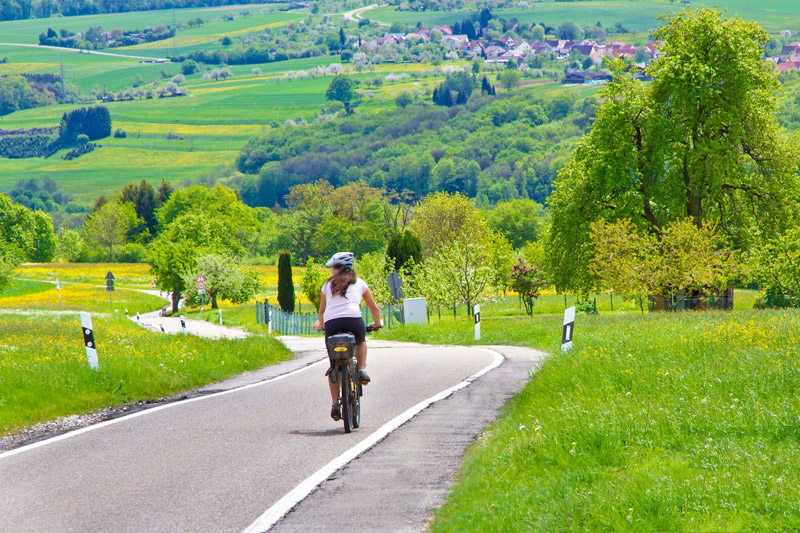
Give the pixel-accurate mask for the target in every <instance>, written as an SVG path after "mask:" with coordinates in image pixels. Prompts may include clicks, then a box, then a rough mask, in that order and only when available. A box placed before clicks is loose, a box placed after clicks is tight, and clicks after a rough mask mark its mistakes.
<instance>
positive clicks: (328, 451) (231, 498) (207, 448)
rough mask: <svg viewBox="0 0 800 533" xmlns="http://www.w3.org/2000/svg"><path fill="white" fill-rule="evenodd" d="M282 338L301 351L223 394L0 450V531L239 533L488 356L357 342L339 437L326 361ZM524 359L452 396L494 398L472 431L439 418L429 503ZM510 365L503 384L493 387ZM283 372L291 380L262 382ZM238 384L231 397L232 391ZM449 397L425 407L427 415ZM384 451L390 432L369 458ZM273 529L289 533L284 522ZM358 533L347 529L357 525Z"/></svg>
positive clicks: (519, 375) (516, 378) (307, 343)
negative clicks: (354, 404) (348, 424)
mask: <svg viewBox="0 0 800 533" xmlns="http://www.w3.org/2000/svg"><path fill="white" fill-rule="evenodd" d="M290 342H292V343H293V345H294V348H296V350H297V351H299V352H302V355H301V356H300V357H299V358H298V359H296V360H295V361H290V362H288V363H286V364H284V365H276V366H274V367H270V368H269V369H265V370H264V371H260V372H256V373H250V374H247V375H244V376H241V377H238V378H234V380H231V381H230V382H227V383H222V384H217V385H215V386H211V387H208V388H207V389H208V391H225V392H224V393H222V394H216V395H214V394H211V395H207V396H203V397H198V398H196V399H193V400H187V401H184V402H178V403H175V404H171V405H170V406H168V407H162V408H156V409H151V410H149V411H144V412H141V413H139V414H138V415H136V416H131V417H124V418H120V419H116V420H113V421H111V422H106V423H103V424H100V425H98V426H94V427H93V428H88V429H89V430H88V431H86V430H81V431H79V432H76V433H74V434H72V435H71V436H69V437H67V438H57V439H53V440H52V441H51V442H48V441H45V442H44V444H41V445H38V446H35V447H22V448H19V449H18V450H16V451H12V452H10V453H11V454H9V453H6V454H3V455H0V487H2V490H0V530H3V531H60V532H63V531H137V532H139V531H241V530H242V529H244V528H246V527H248V526H249V525H250V524H252V523H253V521H255V520H256V519H258V518H259V516H261V515H262V513H264V511H265V510H267V509H268V508H270V507H271V506H273V504H275V502H277V501H279V500H280V499H281V498H282V497H283V496H284V495H286V494H287V493H289V492H290V491H292V489H294V488H295V487H296V486H298V485H299V484H301V483H302V482H303V481H304V480H306V479H307V478H309V476H312V475H313V474H314V473H315V472H317V471H319V470H320V469H321V468H323V467H324V466H326V465H328V464H329V463H330V462H331V461H332V460H333V459H334V458H336V457H338V456H340V455H341V454H343V453H344V452H346V451H348V450H349V449H351V448H352V447H354V446H356V445H358V444H359V442H361V441H362V440H364V439H366V438H368V437H369V436H370V434H373V433H374V432H375V431H376V430H377V429H379V428H380V426H382V425H384V424H386V423H387V422H389V421H390V420H392V419H393V418H395V417H397V416H398V415H400V414H402V413H403V412H405V411H406V410H408V409H409V408H410V407H412V406H414V405H416V404H418V403H419V402H421V401H423V400H425V399H428V398H430V397H432V396H434V395H436V394H438V393H440V392H441V391H443V390H445V389H448V388H449V387H453V386H454V385H457V384H459V383H462V382H463V380H465V379H466V378H468V377H469V376H472V375H473V374H475V373H476V372H479V371H480V370H482V369H484V368H485V367H487V365H490V364H491V363H492V361H493V359H494V356H493V354H492V353H491V352H489V351H486V350H482V349H479V348H463V347H429V346H420V345H400V344H395V343H379V342H374V341H370V342H372V349H371V351H370V354H369V371H370V375H371V376H372V378H373V383H372V384H370V385H369V386H368V387H366V389H365V397H364V406H363V409H362V427H361V428H360V429H359V430H357V431H356V432H354V433H352V434H350V435H345V434H344V433H343V430H342V425H341V423H334V422H332V421H331V419H330V418H329V406H330V398H329V395H328V391H327V386H326V383H325V378H324V376H323V374H324V370H325V368H326V367H327V365H326V364H325V363H319V364H310V365H309V363H312V362H313V361H314V360H316V359H318V358H319V357H322V356H323V355H324V353H323V352H322V351H317V352H314V351H313V350H314V349H317V347H319V346H320V344H321V340H320V339H309V340H298V341H290ZM378 346H387V347H384V348H379V347H378ZM529 352H530V353H529V354H527V355H526V356H524V357H522V359H524V360H525V362H524V363H523V364H521V365H518V366H513V368H512V366H509V363H512V362H513V361H509V362H506V363H505V364H504V365H502V366H501V367H500V368H498V369H496V370H493V371H492V372H489V373H488V374H486V376H484V377H482V378H479V379H478V380H477V381H476V382H475V383H473V384H472V385H470V386H469V387H467V388H465V389H462V390H461V391H459V392H457V393H456V394H454V395H453V397H454V398H455V397H456V395H460V394H463V393H465V391H473V392H476V391H477V388H478V387H490V389H491V390H492V391H494V392H492V393H491V394H489V396H487V398H488V397H490V396H493V395H494V396H496V397H495V400H493V401H492V402H491V403H487V404H485V405H483V406H482V405H481V404H477V405H478V406H479V409H478V410H479V411H482V412H483V413H482V415H483V416H482V418H480V420H479V421H478V418H477V417H476V421H478V423H477V424H473V425H472V426H469V427H466V426H464V425H463V424H452V423H451V424H449V425H447V426H446V428H447V429H445V430H444V431H439V433H440V434H441V436H442V437H447V435H452V434H454V433H455V434H460V435H461V436H460V437H456V438H454V439H453V440H452V441H451V448H452V453H451V454H450V457H449V459H447V461H444V460H443V461H442V467H443V470H442V471H441V472H440V473H439V474H437V476H438V477H437V479H438V480H439V486H441V487H440V489H439V490H440V493H439V498H440V497H441V494H443V492H441V490H445V489H446V485H447V482H448V480H449V479H450V478H451V476H452V474H453V473H454V469H455V468H456V467H457V464H458V460H459V458H460V455H461V453H462V452H463V447H464V446H465V445H466V443H467V442H469V441H470V440H471V439H472V438H474V436H475V435H477V434H478V432H479V431H480V428H481V427H482V426H483V425H485V423H486V422H488V420H490V419H491V418H492V417H493V416H494V412H495V409H496V407H497V405H499V402H500V401H502V398H505V397H506V396H507V395H508V394H511V393H512V392H513V391H514V390H516V389H517V388H518V387H519V386H520V384H521V383H522V381H524V379H525V377H526V376H527V373H528V370H529V369H530V368H531V367H532V366H533V365H534V361H536V360H538V359H537V358H539V355H535V354H538V352H533V351H529ZM509 369H510V370H511V374H512V375H513V377H511V378H507V379H499V381H498V380H497V379H496V378H499V377H501V376H502V373H503V372H504V371H507V370H509ZM282 371H293V372H294V373H293V374H290V375H286V376H284V377H283V378H281V379H276V380H274V381H263V379H265V378H269V377H270V376H276V375H278V374H280V373H281V372H282ZM490 377H491V378H492V379H491V380H490V379H489V378H490ZM492 383H493V384H492ZM241 386H244V388H231V387H241ZM501 389H502V390H501ZM487 390H488V389H487ZM498 391H500V392H498ZM497 394H499V396H497ZM449 401H450V400H445V401H443V402H441V403H440V404H435V405H434V407H432V408H429V409H428V410H431V412H433V411H432V410H433V409H437V408H438V406H439V405H441V406H445V404H446V403H447V402H449ZM450 405H453V406H454V407H453V409H451V411H452V412H451V411H447V412H445V417H444V419H443V420H451V421H455V420H456V419H455V418H452V417H453V416H455V414H456V412H457V411H458V410H459V409H461V408H459V407H458V406H457V404H455V403H452V404H450ZM428 410H426V411H423V414H422V415H418V418H419V417H421V416H423V415H424V414H425V413H426V412H427V411H428ZM448 413H449V414H448ZM416 422H417V419H412V420H411V421H410V422H409V423H407V424H406V425H404V426H402V427H400V429H398V430H397V431H396V432H395V433H393V434H392V435H398V436H401V435H402V434H406V435H409V434H413V432H414V431H419V429H417V430H415V429H414V425H415V423H416ZM478 426H480V427H478ZM409 432H412V433H409ZM419 437H420V435H419V434H417V438H419ZM390 442H391V437H390V438H388V439H385V441H384V442H381V443H379V444H378V445H377V446H375V447H374V448H373V449H372V451H370V452H368V454H372V453H375V452H378V451H379V450H381V449H383V447H384V446H385V445H386V444H389V443H390ZM412 442H413V439H412ZM441 442H444V443H446V442H447V441H446V440H444V441H441ZM387 450H388V448H387ZM402 453H403V452H402V449H401V450H400V451H396V452H391V453H390V455H392V456H394V457H395V463H398V462H399V463H400V464H406V461H405V459H404V458H403V456H402V455H396V456H395V454H402ZM368 454H365V455H364V456H363V457H364V458H367V457H368ZM411 457H413V455H411V456H409V459H408V461H412V460H413V459H411ZM443 459H444V458H443ZM358 462H359V460H357V461H356V462H354V463H351V464H352V465H357V464H358ZM343 472H346V470H345V471H343ZM365 479H366V478H365ZM373 479H375V482H376V483H379V482H380V479H379V478H378V479H376V478H374V477H373ZM412 482H414V483H416V481H413V480H412ZM384 483H385V480H384ZM442 485H443V486H442ZM322 489H323V490H320V491H317V493H314V494H312V496H311V497H312V498H313V497H315V495H318V494H320V495H321V494H324V493H325V490H324V489H325V484H323V487H322ZM398 489H399V490H410V489H407V488H406V489H404V488H403V487H398ZM317 497H318V496H317ZM435 501H439V500H438V499H437V498H436V497H434V498H433V499H430V498H429V499H427V500H424V501H420V502H418V504H417V505H418V506H422V507H420V509H422V511H420V512H419V513H418V515H420V516H423V515H425V513H426V512H427V511H426V510H429V508H430V505H431V502H435ZM328 505H330V502H328ZM383 505H386V502H385V501H384V502H383ZM301 512H302V504H301V505H299V506H297V509H296V510H295V511H294V512H293V513H291V514H290V518H291V519H292V520H298V519H300V520H301V523H302V520H303V516H301ZM340 517H341V515H340ZM307 519H308V520H309V522H308V524H312V523H314V522H312V521H311V520H312V518H311V517H310V516H309V517H308V518H307ZM295 523H296V522H295ZM316 523H317V524H320V525H321V524H322V522H316ZM387 523H388V522H387ZM325 524H326V525H327V526H330V523H328V522H326V523H325ZM414 524H415V525H412V526H411V527H412V528H413V527H419V524H420V522H419V520H417V522H414ZM279 525H280V526H281V527H287V528H288V527H292V525H291V524H290V523H289V522H285V523H283V524H279ZM361 526H362V527H355V528H356V529H369V528H365V527H363V526H364V524H363V523H362V524H361ZM387 527H388V528H392V526H391V525H390V526H387ZM300 528H301V529H302V526H301V527H300ZM326 529H327V527H326ZM306 530H313V528H312V529H308V528H307V529H306Z"/></svg>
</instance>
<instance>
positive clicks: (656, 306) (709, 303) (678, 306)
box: [648, 295, 733, 313]
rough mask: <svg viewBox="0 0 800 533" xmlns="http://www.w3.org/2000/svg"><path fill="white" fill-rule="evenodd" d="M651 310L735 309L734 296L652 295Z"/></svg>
mask: <svg viewBox="0 0 800 533" xmlns="http://www.w3.org/2000/svg"><path fill="white" fill-rule="evenodd" d="M648 303H649V309H650V312H651V313H652V312H656V311H708V310H710V309H716V310H718V311H730V310H732V309H733V296H732V295H731V296H714V295H711V296H698V297H692V298H678V297H675V296H672V297H667V298H664V297H659V296H651V297H650V300H649V302H648Z"/></svg>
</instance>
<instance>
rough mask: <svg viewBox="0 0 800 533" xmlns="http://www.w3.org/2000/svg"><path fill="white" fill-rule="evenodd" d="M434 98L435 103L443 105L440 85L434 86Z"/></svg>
mask: <svg viewBox="0 0 800 533" xmlns="http://www.w3.org/2000/svg"><path fill="white" fill-rule="evenodd" d="M432 100H433V103H434V104H438V105H442V104H441V103H440V102H439V88H438V87H434V88H433V98H432Z"/></svg>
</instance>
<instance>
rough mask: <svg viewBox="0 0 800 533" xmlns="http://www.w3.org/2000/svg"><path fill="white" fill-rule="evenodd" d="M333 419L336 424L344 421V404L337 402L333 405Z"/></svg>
mask: <svg viewBox="0 0 800 533" xmlns="http://www.w3.org/2000/svg"><path fill="white" fill-rule="evenodd" d="M331 418H333V420H334V422H338V421H339V420H341V419H342V403H341V402H336V403H335V404H333V405H331Z"/></svg>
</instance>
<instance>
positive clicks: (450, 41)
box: [442, 35, 469, 50]
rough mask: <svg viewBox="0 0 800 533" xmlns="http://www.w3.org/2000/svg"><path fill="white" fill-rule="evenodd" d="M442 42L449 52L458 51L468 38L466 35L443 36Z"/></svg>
mask: <svg viewBox="0 0 800 533" xmlns="http://www.w3.org/2000/svg"><path fill="white" fill-rule="evenodd" d="M442 40H443V41H444V44H445V45H446V46H447V47H448V48H449V49H450V50H459V49H460V48H461V47H462V46H463V45H465V44H467V43H468V42H469V37H467V36H466V35H443V36H442Z"/></svg>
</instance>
